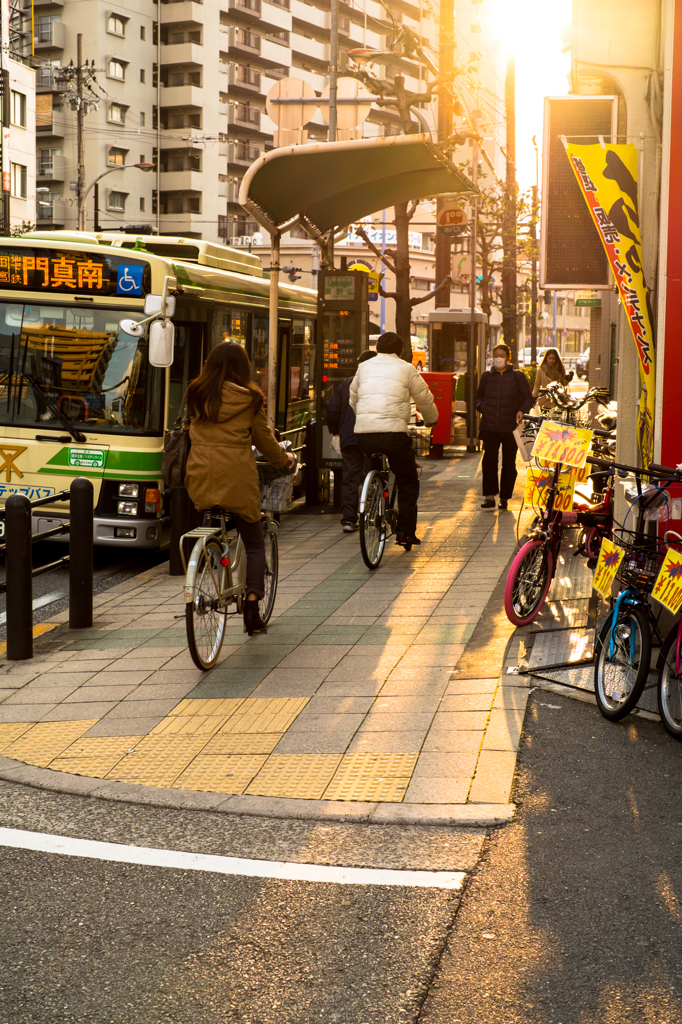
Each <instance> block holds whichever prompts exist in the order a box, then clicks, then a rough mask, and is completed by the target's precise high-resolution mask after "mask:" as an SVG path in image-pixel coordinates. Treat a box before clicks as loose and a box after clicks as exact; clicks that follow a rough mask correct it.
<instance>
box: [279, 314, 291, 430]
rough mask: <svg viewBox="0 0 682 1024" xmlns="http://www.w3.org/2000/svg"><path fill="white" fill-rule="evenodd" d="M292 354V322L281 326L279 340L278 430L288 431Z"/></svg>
mask: <svg viewBox="0 0 682 1024" xmlns="http://www.w3.org/2000/svg"><path fill="white" fill-rule="evenodd" d="M290 353H291V322H290V321H284V322H283V323H282V322H280V324H279V340H278V351H277V365H278V366H279V381H278V383H277V429H278V430H286V424H287V409H288V406H289V359H290Z"/></svg>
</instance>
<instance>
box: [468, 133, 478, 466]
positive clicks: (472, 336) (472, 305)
mask: <svg viewBox="0 0 682 1024" xmlns="http://www.w3.org/2000/svg"><path fill="white" fill-rule="evenodd" d="M473 141H474V145H473V149H472V151H471V180H472V181H473V183H474V185H475V184H476V180H477V178H478V143H477V142H476V140H475V139H474V140H473ZM477 228H478V203H477V200H476V195H475V194H474V195H473V196H472V197H471V228H470V231H471V237H470V249H471V277H470V279H469V312H470V316H471V321H470V324H469V350H468V352H467V368H468V371H469V372H468V377H469V387H468V388H467V390H466V402H467V434H468V438H467V451H468V452H475V451H476V450H477V449H476V433H477V431H476V426H477V423H476V385H477V383H478V373H477V371H478V365H477V364H478V360H477V358H476V357H477V354H478V344H477V341H478V339H477V336H476V335H477V330H478V326H477V324H476V298H477V291H478V288H477V286H476V270H477V267H476V251H477V248H478V237H477Z"/></svg>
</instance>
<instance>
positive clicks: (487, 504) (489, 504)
mask: <svg viewBox="0 0 682 1024" xmlns="http://www.w3.org/2000/svg"><path fill="white" fill-rule="evenodd" d="M481 508H485V509H489V508H495V499H494V498H486V499H485V501H482V502H481Z"/></svg>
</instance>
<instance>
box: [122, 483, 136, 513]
mask: <svg viewBox="0 0 682 1024" xmlns="http://www.w3.org/2000/svg"><path fill="white" fill-rule="evenodd" d="M135 486H137V485H135ZM137 509H138V503H137V502H136V501H119V503H118V514H119V515H120V516H136V515H137Z"/></svg>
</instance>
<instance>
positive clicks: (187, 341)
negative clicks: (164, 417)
mask: <svg viewBox="0 0 682 1024" xmlns="http://www.w3.org/2000/svg"><path fill="white" fill-rule="evenodd" d="M173 323H174V324H175V348H174V351H173V363H172V365H171V368H170V393H169V395H168V424H169V426H170V425H172V424H173V423H175V421H176V419H177V418H178V415H179V413H180V406H181V404H182V399H183V397H184V394H185V391H186V390H187V385H188V384H189V382H190V381H191V380H194V378H195V377H197V376H198V375H199V373H200V372H201V367H202V366H203V365H204V327H205V324H203V323H194V322H189V321H183V320H174V321H173Z"/></svg>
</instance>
